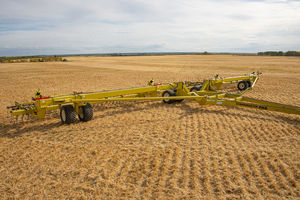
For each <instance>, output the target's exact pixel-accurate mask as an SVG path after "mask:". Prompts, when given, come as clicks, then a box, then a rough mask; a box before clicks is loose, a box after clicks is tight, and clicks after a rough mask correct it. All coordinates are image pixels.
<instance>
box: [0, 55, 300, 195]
mask: <svg viewBox="0 0 300 200" xmlns="http://www.w3.org/2000/svg"><path fill="white" fill-rule="evenodd" d="M68 60H70V62H66V63H17V64H1V65H0V84H1V88H0V91H1V99H0V102H1V103H0V106H1V114H0V117H1V121H0V123H1V127H0V143H1V145H0V180H1V184H0V198H1V199H7V198H16V199H24V198H42V199H47V198H49V199H50V198H80V197H82V198H83V199H85V198H103V199H106V198H111V199H113V198H123V199H128V198H144V199H154V198H158V199H174V198H175V199H179V198H182V199H191V198H192V199H201V198H204V199H210V198H220V199H241V198H242V199H265V198H273V199H278V198H281V199H284V198H286V199H298V198H300V185H299V184H300V182H299V180H300V155H299V147H300V145H299V142H300V138H299V134H300V131H299V128H300V119H299V116H295V115H287V114H281V113H274V112H267V111H260V110H251V109H247V108H237V107H218V106H199V105H198V104H197V103H195V102H193V101H184V102H182V103H178V104H171V105H168V104H163V103H161V102H158V101H153V102H110V103H103V104H98V105H95V106H94V110H95V112H94V119H93V120H92V121H89V122H87V123H80V122H78V123H75V124H71V125H61V124H60V121H59V116H58V113H57V112H53V113H51V114H49V116H47V119H46V120H44V121H33V120H31V121H29V122H24V123H16V124H13V123H10V122H9V120H8V119H7V118H6V117H7V116H6V113H5V112H3V111H4V110H5V107H6V106H7V105H9V104H12V103H13V102H14V101H20V102H21V101H27V100H29V99H30V98H31V96H33V92H34V90H35V89H36V88H40V89H42V91H43V92H44V94H60V93H68V92H72V91H74V90H76V91H99V90H103V89H118V88H127V87H132V86H142V85H145V84H146V82H147V80H149V79H151V78H154V79H155V80H156V81H157V82H169V81H180V80H190V81H195V80H199V79H200V80H202V79H203V78H210V77H212V76H213V75H215V74H216V73H220V75H221V76H225V75H226V76H230V75H239V74H241V73H242V74H244V73H249V72H252V71H255V70H261V71H262V72H263V73H264V74H263V75H262V77H261V79H260V80H259V82H258V83H257V85H256V87H255V88H254V90H252V91H250V92H249V93H247V94H246V95H247V96H250V97H257V98H262V99H266V100H272V101H276V102H281V103H287V104H293V105H298V106H300V104H299V99H300V93H299V92H300V91H299V88H298V86H299V85H300V78H299V75H300V60H299V58H286V57H254V56H149V57H70V58H68Z"/></svg>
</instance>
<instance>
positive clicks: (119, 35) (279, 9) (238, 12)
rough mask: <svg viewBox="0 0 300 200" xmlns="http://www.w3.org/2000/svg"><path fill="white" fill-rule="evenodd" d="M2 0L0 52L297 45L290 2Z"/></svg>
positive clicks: (297, 24)
mask: <svg viewBox="0 0 300 200" xmlns="http://www.w3.org/2000/svg"><path fill="white" fill-rule="evenodd" d="M0 3H1V6H0V56H17V55H38V54H73V53H74V54H77V53H119V52H164V51H167V52H169V51H180V52H183V51H185V52H190V51H199V52H202V51H210V52H258V51H267V50H283V51H287V50H300V1H296V0H273V1H271V0H226V1H221V0H209V1H202V0H189V1H187V0H172V1H170V0H169V1H167V0H151V1H148V0H143V1H142V0H110V1H104V0H84V1H83V0H51V1H49V0H47V1H46V0H9V1H6V0H0Z"/></svg>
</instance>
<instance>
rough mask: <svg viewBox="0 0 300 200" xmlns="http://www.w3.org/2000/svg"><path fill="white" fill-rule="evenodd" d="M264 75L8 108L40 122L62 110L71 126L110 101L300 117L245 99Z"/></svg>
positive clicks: (38, 100)
mask: <svg viewBox="0 0 300 200" xmlns="http://www.w3.org/2000/svg"><path fill="white" fill-rule="evenodd" d="M260 74H261V73H259V72H254V73H251V74H247V75H244V76H236V77H229V78H221V77H219V75H216V76H215V77H214V78H213V79H207V80H204V81H203V82H174V83H166V84H154V81H153V80H151V81H149V82H148V86H145V87H136V88H127V89H118V90H109V91H100V92H86V93H78V92H74V93H73V94H69V95H56V96H46V97H44V96H42V95H41V92H40V91H39V90H37V91H36V96H35V98H33V99H32V101H31V102H28V103H21V104H19V103H17V102H16V103H15V105H14V106H8V107H7V109H9V110H10V112H11V114H12V115H13V116H16V117H17V116H19V115H32V116H33V117H35V118H36V119H44V118H45V114H46V112H47V111H49V110H56V109H59V110H60V118H61V121H62V123H65V124H70V123H74V122H75V121H76V116H77V115H78V118H79V120H80V121H83V122H86V121H90V120H91V119H92V118H93V108H92V106H91V104H93V103H100V102H107V101H147V100H148V101H149V100H152V101H154V100H162V101H163V102H164V103H168V104H171V103H175V102H182V101H183V100H184V99H190V100H195V101H197V102H198V103H199V104H200V105H223V106H240V107H247V108H254V109H261V110H268V111H277V112H283V113H289V114H300V108H299V107H297V106H291V105H285V104H279V103H275V102H270V101H264V100H259V99H255V98H249V97H244V96H242V95H243V94H244V93H245V92H246V91H248V90H249V89H252V88H253V87H254V85H255V84H256V82H257V80H258V79H259V75H260ZM225 84H237V89H238V91H237V92H235V93H226V92H221V91H220V90H221V89H222V87H223V85H225Z"/></svg>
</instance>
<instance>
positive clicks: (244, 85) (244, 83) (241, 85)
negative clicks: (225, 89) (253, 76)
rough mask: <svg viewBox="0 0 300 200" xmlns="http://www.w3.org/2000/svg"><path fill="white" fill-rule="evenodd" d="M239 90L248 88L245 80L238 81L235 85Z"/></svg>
mask: <svg viewBox="0 0 300 200" xmlns="http://www.w3.org/2000/svg"><path fill="white" fill-rule="evenodd" d="M237 88H238V89H239V90H240V91H243V90H246V89H247V88H248V83H247V82H246V81H240V82H239V83H238V85H237Z"/></svg>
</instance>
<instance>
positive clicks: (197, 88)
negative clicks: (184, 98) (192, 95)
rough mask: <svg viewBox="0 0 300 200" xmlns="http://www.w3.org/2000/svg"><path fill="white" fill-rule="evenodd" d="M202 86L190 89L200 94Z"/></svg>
mask: <svg viewBox="0 0 300 200" xmlns="http://www.w3.org/2000/svg"><path fill="white" fill-rule="evenodd" d="M201 87H202V86H193V87H192V88H191V89H190V92H198V91H200V89H201Z"/></svg>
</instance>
